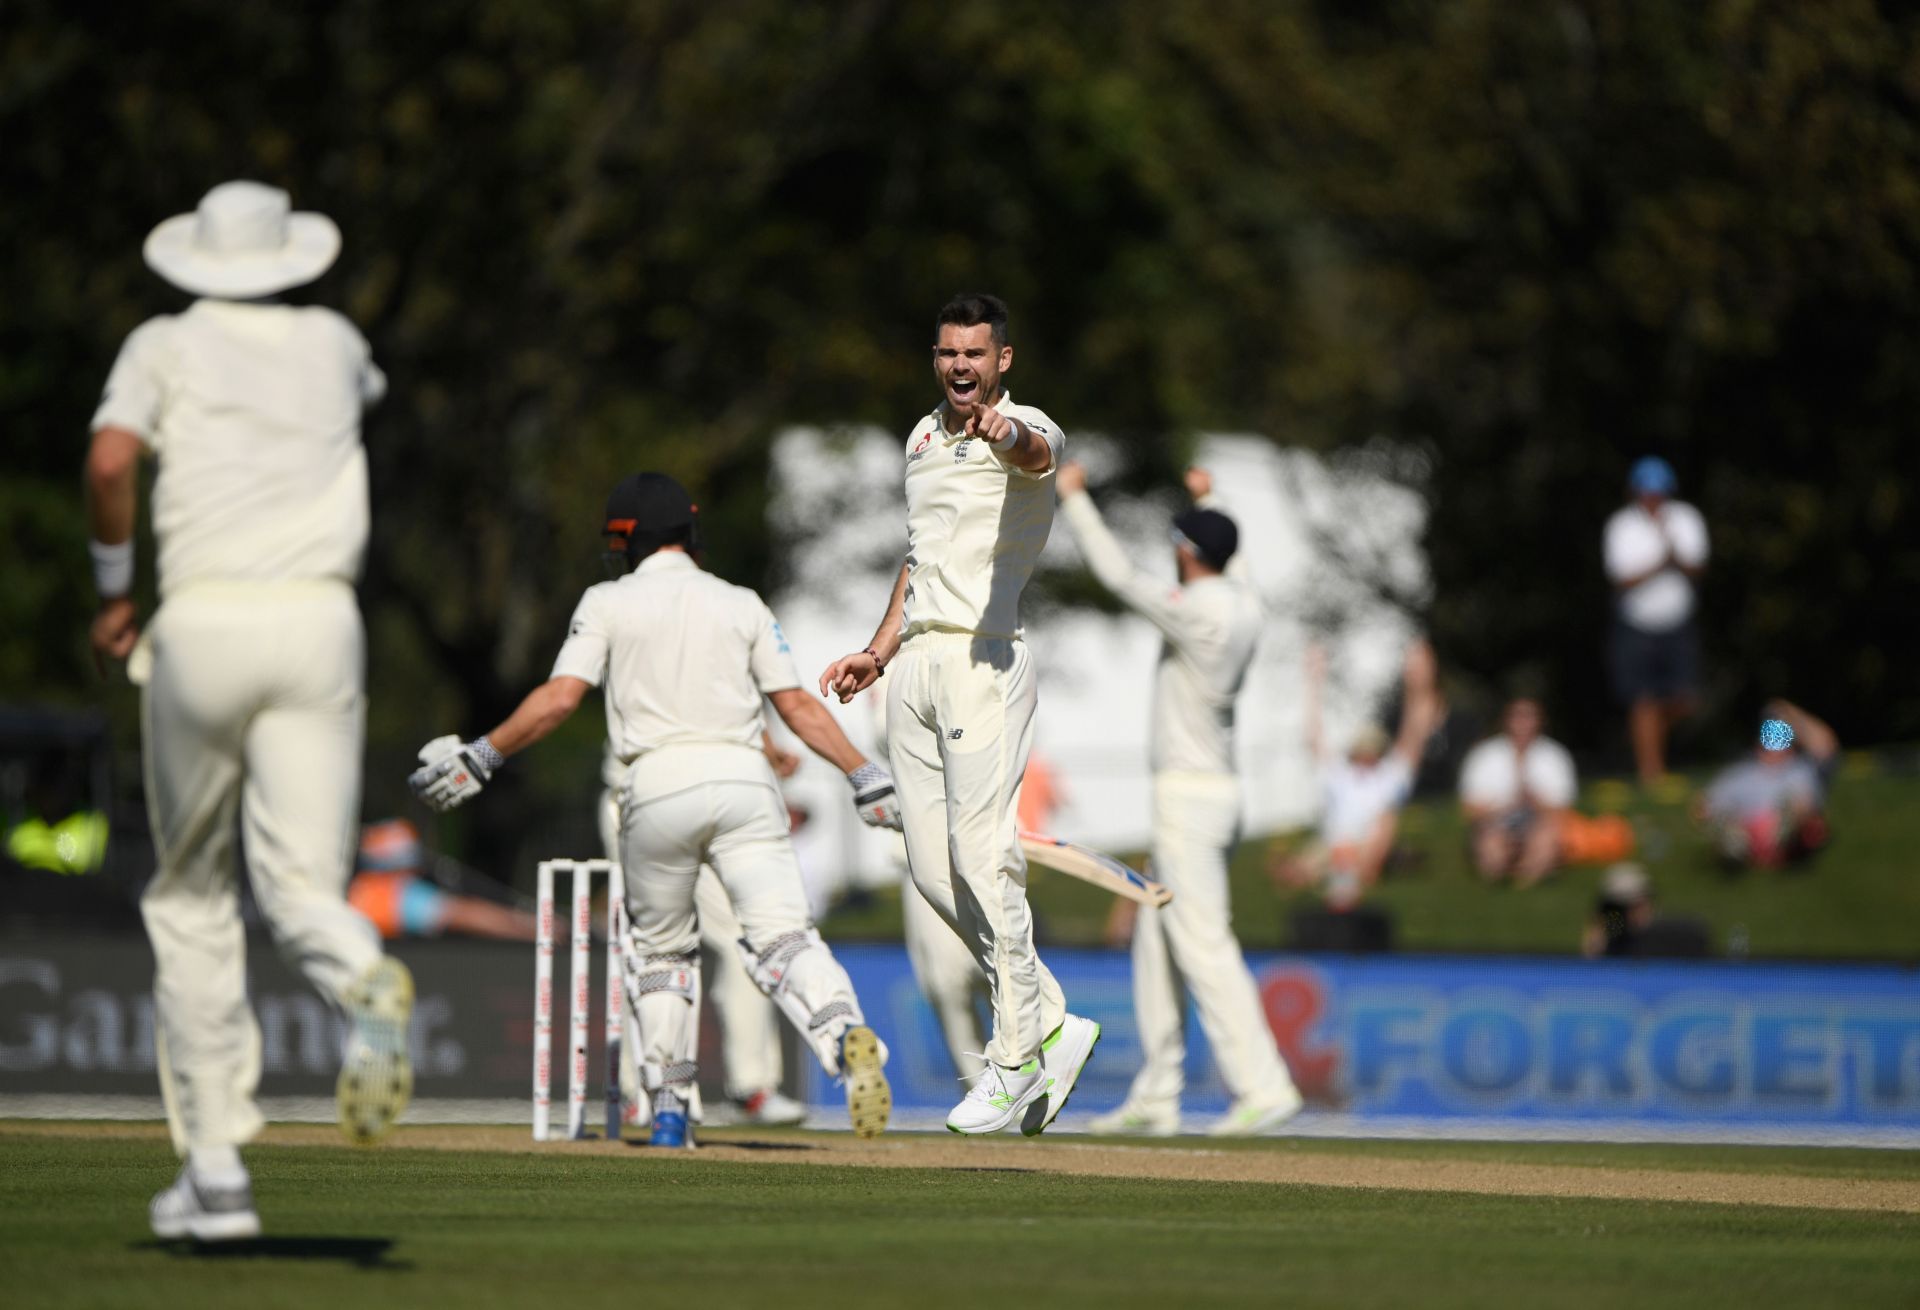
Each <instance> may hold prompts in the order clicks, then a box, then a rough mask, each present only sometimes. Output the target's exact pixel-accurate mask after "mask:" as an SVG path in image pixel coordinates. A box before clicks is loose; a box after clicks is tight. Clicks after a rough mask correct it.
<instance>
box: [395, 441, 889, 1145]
mask: <svg viewBox="0 0 1920 1310" xmlns="http://www.w3.org/2000/svg"><path fill="white" fill-rule="evenodd" d="M604 531H605V535H606V537H607V538H608V543H609V545H610V546H612V547H613V548H614V549H615V550H617V551H619V552H621V553H622V555H623V556H624V560H625V564H626V566H627V567H630V568H631V569H632V572H630V573H627V574H626V575H625V576H624V577H620V578H618V579H616V580H615V581H612V582H603V583H599V584H598V585H596V586H592V587H589V588H588V589H587V592H586V595H584V596H582V597H581V598H580V604H579V606H578V608H576V609H575V610H574V612H573V622H572V624H571V625H570V626H569V627H568V629H567V640H566V643H565V644H564V645H562V646H561V648H560V654H559V656H558V657H557V658H556V659H555V660H554V664H553V676H552V677H551V678H550V679H548V681H547V682H546V683H544V684H543V685H541V686H539V687H537V688H535V689H534V690H533V691H532V692H531V693H530V694H529V695H528V696H527V698H526V699H525V700H524V701H522V702H521V703H520V707H519V708H518V709H516V710H515V711H514V712H513V713H512V714H511V715H510V716H508V718H507V720H506V722H504V723H502V724H501V725H500V726H499V727H497V728H495V729H494V730H493V731H492V732H490V733H488V734H487V735H486V736H484V737H480V738H478V739H476V740H474V741H471V742H463V741H461V740H460V739H459V738H458V737H440V738H436V739H435V740H433V741H430V742H428V743H427V744H426V746H425V747H423V748H422V749H421V751H420V759H421V761H422V765H421V767H420V768H419V769H416V770H415V771H414V772H413V774H412V775H411V776H410V777H409V778H408V780H407V781H408V783H409V785H411V786H412V788H413V790H414V793H415V794H416V795H418V796H419V797H420V798H421V799H422V800H424V801H425V802H426V803H427V804H428V805H430V806H432V807H433V808H434V809H436V810H449V809H452V808H453V807H454V806H456V805H459V804H460V803H461V802H462V801H464V800H466V799H467V798H468V797H470V796H473V795H475V794H476V793H478V792H479V791H480V788H481V786H482V784H484V783H485V782H487V781H488V780H489V779H490V778H492V776H493V774H494V771H495V770H497V769H498V768H500V766H501V765H502V764H503V763H504V762H505V760H506V757H507V756H509V755H512V754H513V753H514V752H516V751H520V750H524V749H525V748H526V747H528V746H531V745H532V744H533V743H534V742H537V741H539V740H540V739H541V738H542V737H545V736H546V735H547V734H548V733H550V732H552V731H553V730H554V729H555V728H557V727H559V726H560V725H561V724H562V723H564V722H565V721H566V719H567V717H568V716H569V715H571V714H572V713H573V712H574V710H575V709H577V708H578V707H579V705H580V701H581V699H582V698H583V697H584V696H585V695H586V693H587V689H588V688H590V687H603V688H604V691H605V699H606V706H607V736H608V738H609V739H610V740H611V741H612V742H613V749H614V753H615V754H616V755H617V756H618V757H619V758H620V760H621V761H622V763H623V764H624V765H625V769H624V776H623V777H622V779H621V784H620V864H621V868H622V870H623V871H624V873H625V874H626V891H627V912H628V920H629V922H630V924H631V929H630V937H629V940H628V941H627V942H624V943H622V945H623V946H624V947H626V949H625V950H623V951H622V952H621V960H622V963H623V966H624V968H625V973H626V979H625V981H626V991H627V998H628V1003H629V1004H630V1005H631V1006H632V1008H633V1014H634V1020H635V1023H636V1024H637V1026H638V1028H639V1030H640V1042H639V1050H638V1054H639V1060H640V1082H641V1086H642V1087H644V1088H645V1089H646V1091H647V1093H648V1095H649V1096H651V1097H652V1100H653V1131H652V1135H651V1139H650V1140H651V1142H652V1144H653V1145H655V1146H691V1145H693V1138H692V1134H691V1133H690V1131H689V1129H688V1119H687V1110H688V1103H689V1101H690V1100H691V1098H692V1095H693V1091H694V1088H695V1086H696V1085H697V1083H698V1073H699V1070H698V1069H697V1067H696V1066H695V1062H694V1057H695V1055H696V1054H697V1052H698V1046H699V1037H700V957H699V945H700V924H699V916H698V913H697V911H696V910H695V906H694V881H695V879H696V877H697V876H698V875H699V872H700V866H701V865H702V864H707V865H711V866H712V868H713V871H714V873H716V874H717V875H719V878H720V883H721V885H722V886H723V887H725V888H726V893H727V899H728V900H729V901H731V902H732V903H733V910H734V913H735V914H737V915H738V916H739V921H740V930H741V934H742V935H741V937H740V939H739V940H738V941H737V942H736V943H735V947H736V949H737V950H738V951H739V953H740V956H741V961H742V963H743V964H745V966H746V969H747V973H748V976H750V977H751V978H752V979H753V981H754V983H755V984H756V985H757V986H758V987H759V988H760V990H762V991H763V992H765V993H766V994H767V995H768V996H769V997H771V998H772V999H773V1002H774V1004H775V1005H777V1006H779V1007H780V1012H781V1013H782V1014H784V1015H786V1017H787V1018H788V1019H789V1020H790V1021H791V1022H792V1023H793V1025H794V1027H795V1028H797V1029H798V1030H799V1031H800V1034H801V1036H803V1037H804V1038H806V1040H807V1044H808V1045H809V1046H810V1047H812V1049H813V1053H814V1055H815V1057H816V1058H817V1059H818V1060H819V1061H820V1067H821V1068H823V1069H825V1070H826V1071H827V1074H828V1076H830V1077H835V1078H841V1079H844V1081H845V1085H846V1092H847V1110H848V1113H849V1115H850V1116H851V1118H852V1120H853V1128H854V1131H855V1132H856V1133H858V1134H859V1135H860V1136H862V1137H873V1136H875V1135H877V1134H879V1133H880V1132H881V1131H882V1130H884V1129H885V1127H886V1124H887V1116H888V1114H889V1113H890V1112H891V1110H892V1106H893V1100H892V1092H891V1091H890V1089H889V1088H888V1086H887V1079H886V1075H885V1074H884V1073H883V1072H882V1071H881V1066H882V1065H883V1064H884V1063H885V1061H886V1052H885V1050H884V1048H882V1046H881V1045H880V1040H879V1038H878V1037H876V1036H875V1035H874V1031H873V1029H871V1028H869V1027H867V1022H866V1018H865V1016H864V1015H863V1014H862V1013H861V1010H860V1001H859V998H858V997H856V996H855V995H854V993H853V983H852V982H851V981H850V980H849V979H848V977H847V973H846V970H845V969H843V968H841V967H840V962H839V961H838V960H835V959H834V958H833V953H832V952H831V951H829V950H828V949H827V944H826V943H825V942H824V941H822V940H821V939H820V933H819V932H818V930H816V929H815V928H814V926H813V924H812V922H811V921H810V920H809V919H808V916H807V900H806V891H805V889H804V887H803V886H802V884H801V878H800V864H799V861H798V860H796V859H795V858H794V853H793V844H792V842H791V841H790V840H789V838H788V833H787V810H786V803H785V802H784V801H783V800H782V799H781V796H780V786H779V783H778V781H777V780H776V779H775V777H774V774H773V768H772V766H771V765H770V764H769V763H768V762H767V757H766V756H765V755H764V754H763V753H762V752H761V749H760V742H761V736H762V734H763V733H764V732H765V724H764V722H763V721H762V719H761V711H760V704H761V698H762V697H763V696H764V697H766V698H768V699H770V700H771V701H772V702H773V707H774V709H775V711H776V712H778V713H779V715H780V717H781V719H782V720H784V721H785V723H786V725H787V727H789V728H790V729H792V730H793V733H794V735H795V736H797V737H799V738H800V740H801V741H803V742H805V743H806V744H807V746H808V747H809V748H810V749H812V750H813V751H814V753H816V754H817V755H819V756H821V757H822V758H823V759H826V760H828V761H830V762H831V763H833V764H834V765H835V766H836V767H838V768H839V769H840V770H841V771H842V772H844V773H845V774H846V775H847V781H848V782H849V784H851V785H852V787H853V792H854V804H855V806H856V807H857V808H858V809H859V811H860V817H861V818H862V819H864V820H865V821H866V822H867V823H868V824H869V825H870V826H874V827H896V826H898V824H899V807H898V805H897V803H896V802H895V800H894V793H893V781H892V779H891V778H890V777H888V775H887V771H886V770H885V769H884V768H881V767H880V766H879V765H877V764H873V763H870V762H869V761H868V760H867V759H866V757H865V756H863V755H861V754H860V752H859V751H857V750H855V749H854V748H853V745H852V743H850V742H849V741H848V740H847V738H846V735H845V734H844V733H842V732H841V731H840V725H839V724H837V723H835V722H834V721H833V716H832V715H831V714H829V713H828V712H827V710H826V707H824V706H822V705H820V704H818V703H817V702H816V701H814V700H813V699H812V698H811V697H810V696H808V695H807V693H806V692H805V691H804V690H802V689H801V686H800V679H799V676H798V675H797V673H796V672H795V671H794V665H793V655H792V652H791V651H790V650H789V649H788V646H787V640H786V638H785V637H784V636H783V635H781V632H780V625H779V624H778V623H777V622H775V621H774V617H773V613H772V612H771V611H770V610H768V608H767V605H766V602H765V601H763V600H761V599H760V597H759V596H757V595H755V594H754V593H753V592H752V591H749V590H748V589H747V588H745V587H736V586H733V585H732V584H730V583H727V582H723V581H721V580H720V579H719V578H716V577H714V576H713V575H712V574H710V573H707V572H706V571H705V570H703V569H702V568H701V567H700V566H699V565H698V564H697V563H695V561H694V556H693V552H694V551H696V550H698V548H699V537H698V531H697V509H696V507H695V505H694V504H693V501H692V500H691V499H690V498H689V497H688V495H687V493H686V490H685V488H683V487H682V486H681V485H680V484H679V483H678V482H675V481H674V480H673V479H672V478H670V477H668V476H666V475H665V474H663V473H639V474H635V475H634V476H633V477H630V478H628V479H626V480H625V481H623V482H622V483H621V484H620V485H619V486H617V487H615V488H614V490H613V494H612V496H611V497H609V499H608V501H607V512H606V521H605V526H604Z"/></svg>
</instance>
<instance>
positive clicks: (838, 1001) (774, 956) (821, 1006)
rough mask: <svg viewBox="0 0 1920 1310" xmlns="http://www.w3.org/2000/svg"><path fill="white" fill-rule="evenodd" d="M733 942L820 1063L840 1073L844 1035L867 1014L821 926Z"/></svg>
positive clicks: (756, 983) (752, 975) (750, 972)
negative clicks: (760, 942)
mask: <svg viewBox="0 0 1920 1310" xmlns="http://www.w3.org/2000/svg"><path fill="white" fill-rule="evenodd" d="M734 946H735V947H736V948H738V950H739V952H740V961H741V963H742V964H744V965H746V967H747V976H748V977H750V978H752V979H753V982H754V986H756V987H758V988H759V989H760V990H761V991H763V992H765V993H766V994H767V996H768V997H769V998H771V999H772V1001H773V1003H774V1004H775V1005H777V1006H778V1007H780V1013H782V1014H784V1015H786V1016H787V1022H789V1023H791V1024H792V1025H793V1026H794V1028H795V1029H797V1030H798V1031H799V1033H800V1035H801V1036H802V1037H804V1038H806V1039H807V1045H808V1046H810V1047H812V1048H813V1054H814V1058H815V1059H817V1060H819V1061H820V1067H821V1068H822V1069H825V1070H826V1071H827V1073H828V1074H829V1075H831V1076H833V1077H838V1076H839V1075H840V1038H841V1035H842V1034H844V1033H845V1032H846V1031H847V1029H849V1028H852V1027H854V1026H855V1025H856V1024H864V1023H865V1022H866V1021H867V1019H866V1015H865V1014H864V1013H862V1012H861V1009H860V998H859V997H857V996H855V995H854V994H853V980H852V979H850V978H848V977H847V971H846V970H845V969H843V968H841V967H840V961H838V960H836V959H834V958H833V952H832V951H831V950H829V949H827V944H826V942H824V941H822V940H821V938H820V932H819V930H818V929H816V928H808V929H806V930H805V931H804V932H783V933H781V934H780V935H779V936H778V937H775V938H774V939H773V940H772V941H770V942H768V943H767V944H766V945H765V946H764V947H762V948H761V949H759V950H755V949H754V947H753V945H752V944H751V943H750V942H748V941H747V939H746V938H744V937H742V938H741V939H740V940H739V941H737V942H735V943H734ZM883 1058H884V1057H883Z"/></svg>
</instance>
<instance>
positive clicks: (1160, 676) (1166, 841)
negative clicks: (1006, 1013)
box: [1057, 464, 1300, 1137]
mask: <svg viewBox="0 0 1920 1310" xmlns="http://www.w3.org/2000/svg"><path fill="white" fill-rule="evenodd" d="M1057 480H1058V482H1059V484H1060V512H1061V514H1062V516H1063V517H1065V519H1066V520H1067V527H1068V528H1069V529H1070V530H1071V531H1072V532H1073V536H1074V540H1075V541H1077V542H1078V543H1079V545H1080V554H1081V555H1082V557H1084V558H1085V560H1086V562H1087V567H1088V568H1089V569H1091V570H1092V571H1093V576H1094V577H1096V578H1098V579H1099V580H1100V582H1101V584H1102V585H1104V586H1105V587H1106V588H1107V590H1109V591H1111V592H1112V593H1113V594H1114V595H1115V596H1118V597H1119V598H1120V599H1121V600H1122V601H1124V602H1126V604H1127V606H1128V608H1130V609H1132V610H1133V611H1134V612H1135V613H1137V614H1139V615H1141V616H1142V617H1144V618H1145V619H1146V620H1147V621H1148V622H1150V623H1152V624H1153V626H1154V627H1156V628H1158V629H1160V633H1161V636H1162V637H1163V638H1164V642H1163V644H1162V645H1161V648H1160V663H1159V667H1158V671H1157V672H1156V673H1155V675H1154V684H1153V732H1152V738H1151V742H1152V744H1151V746H1150V748H1149V756H1150V758H1149V763H1150V764H1151V766H1152V769H1153V873H1154V876H1155V877H1156V878H1158V879H1159V880H1160V881H1161V882H1162V883H1164V884H1165V885H1166V886H1167V888H1168V889H1169V890H1171V891H1172V892H1173V901H1172V903H1171V904H1169V905H1167V906H1166V907H1164V908H1161V909H1155V908H1154V907H1153V906H1151V905H1143V906H1141V907H1140V910H1139V917H1138V918H1137V919H1136V920H1135V923H1134V930H1133V1003H1134V1013H1135V1016H1136V1018H1137V1019H1138V1021H1139V1024H1140V1045H1141V1048H1142V1050H1143V1051H1144V1052H1145V1054H1146V1064H1145V1065H1144V1066H1143V1067H1142V1068H1141V1070H1140V1073H1139V1074H1138V1075H1137V1076H1136V1077H1135V1078H1134V1080H1133V1086H1132V1087H1131V1088H1130V1089H1129V1090H1128V1092H1127V1098H1126V1100H1125V1101H1124V1102H1122V1103H1121V1105H1120V1107H1119V1108H1118V1109H1116V1110H1114V1111H1112V1112H1111V1113H1108V1114H1105V1115H1102V1116H1100V1117H1098V1118H1096V1119H1095V1120H1094V1121H1093V1124H1092V1128H1093V1131H1095V1132H1097V1133H1146V1134H1163V1133H1172V1132H1176V1131H1178V1129H1179V1126H1180V1094H1181V1092H1182V1091H1184V1090H1185V1085H1186V1079H1185V1072H1184V1066H1185V1063H1186V1042H1185V1039H1184V1037H1183V1034H1182V1031H1181V1028H1182V1022H1181V1021H1182V1017H1183V1016H1182V1012H1183V1011H1184V1009H1185V1008H1186V1007H1185V1003H1184V997H1183V992H1188V993H1191V994H1192V996H1193V999H1194V1002H1195V1003H1196V1004H1197V1005H1198V1007H1199V1010H1200V1026H1201V1027H1202V1028H1204V1029H1206V1033H1207V1041H1208V1042H1209V1043H1211V1045H1212V1047H1213V1055H1214V1059H1215V1060H1216V1061H1218V1062H1219V1065H1220V1077H1221V1080H1222V1081H1223V1082H1225V1083H1226V1085H1227V1091H1228V1092H1229V1093H1231V1094H1232V1096H1233V1104H1232V1106H1231V1107H1230V1108H1229V1109H1228V1111H1227V1113H1226V1115H1225V1117H1223V1118H1222V1119H1220V1120H1219V1121H1218V1122H1216V1123H1215V1124H1214V1125H1213V1126H1212V1127H1211V1128H1210V1129H1209V1130H1208V1131H1209V1132H1211V1133H1212V1134H1214V1135H1215V1136H1227V1137H1239V1136H1249V1135H1252V1134H1255V1133H1260V1132H1264V1131H1266V1130H1267V1129H1269V1128H1272V1127H1274V1126H1275V1125H1277V1124H1280V1123H1282V1122H1284V1121H1285V1120H1287V1119H1289V1118H1291V1117H1292V1116H1293V1115H1294V1114H1296V1113H1297V1112H1298V1111H1299V1109H1300V1093H1299V1092H1298V1091H1297V1090H1295V1088H1294V1085H1293V1078H1292V1076H1291V1075H1290V1074H1288V1072H1287V1066H1286V1063H1285V1062H1284V1061H1283V1060H1281V1058H1280V1052H1279V1050H1278V1049H1277V1048H1276V1047H1275V1045H1274V1041H1273V1031H1272V1029H1270V1028H1268V1027H1267V1019H1266V1013H1265V1011H1264V1010H1263V1009H1262V1007H1261V1005H1260V993H1259V989H1258V988H1256V987H1255V986H1254V983H1253V975H1252V974H1251V973H1249V972H1248V971H1247V962H1246V959H1245V957H1244V956H1242V955H1241V953H1240V943H1239V942H1238V941H1236V940H1235V939H1234V936H1233V913H1232V909H1231V907H1230V905H1229V903H1228V889H1227V859H1228V857H1229V856H1230V855H1232V853H1233V846H1234V842H1235V841H1236V840H1237V838H1238V836H1239V827H1240V784H1239V781H1238V780H1237V779H1236V778H1235V777H1234V772H1233V702H1234V698H1235V697H1236V696H1238V695H1239V694H1240V684H1241V683H1242V682H1244V681H1245V680H1246V676H1247V666H1248V665H1249V664H1251V663H1252V662H1253V651H1254V645H1255V643H1256V642H1257V641H1258V640H1259V636H1260V598H1259V597H1258V596H1257V595H1256V594H1255V593H1254V591H1253V589H1252V588H1251V587H1249V586H1247V585H1246V583H1245V582H1244V581H1243V580H1242V579H1241V578H1240V577H1239V576H1238V573H1239V570H1236V569H1233V568H1232V566H1231V561H1233V560H1234V558H1235V555H1236V553H1237V551H1238V547H1239V544H1240V532H1239V529H1238V528H1237V527H1236V526H1235V525H1234V522H1233V520H1232V519H1230V518H1228V517H1227V516H1226V515H1225V514H1222V513H1220V512H1219V511H1218V510H1217V509H1215V508H1213V507H1212V492H1213V480H1212V479H1211V478H1210V477H1209V476H1208V475H1207V473H1206V471H1205V470H1204V469H1190V470H1189V471H1188V473H1187V490H1188V491H1189V492H1191V493H1192V495H1193V497H1194V506H1193V508H1191V509H1189V510H1186V511H1184V512H1182V513H1181V514H1180V515H1178V516H1177V517H1176V518H1175V519H1174V520H1173V554H1174V565H1175V570H1176V572H1177V574H1178V576H1179V579H1180V581H1179V585H1178V586H1175V587H1169V586H1167V585H1166V584H1165V583H1163V582H1161V581H1159V580H1157V579H1155V578H1151V577H1148V576H1146V575H1144V574H1141V573H1138V572H1135V571H1134V568H1133V565H1132V563H1131V562H1129V561H1128V559H1127V555H1126V552H1125V551H1124V550H1122V549H1121V547H1120V543H1119V542H1117V541H1115V540H1114V538H1113V534H1112V533H1111V532H1109V531H1108V530H1107V525H1106V523H1105V522H1104V521H1102V519H1101V518H1100V511H1099V510H1098V509H1096V508H1094V504H1093V499H1092V497H1090V496H1088V495H1087V474H1086V470H1084V469H1082V468H1081V467H1080V466H1079V465H1077V464H1068V465H1067V466H1066V467H1064V468H1062V469H1061V470H1060V476H1059V478H1058V479H1057Z"/></svg>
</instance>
